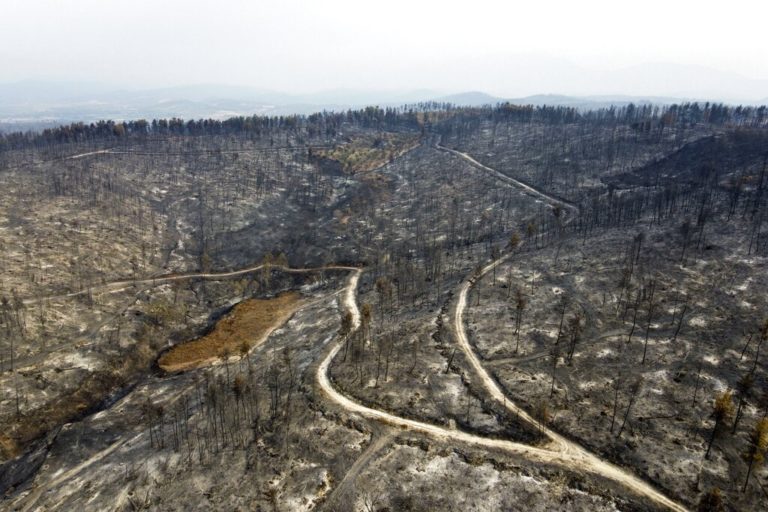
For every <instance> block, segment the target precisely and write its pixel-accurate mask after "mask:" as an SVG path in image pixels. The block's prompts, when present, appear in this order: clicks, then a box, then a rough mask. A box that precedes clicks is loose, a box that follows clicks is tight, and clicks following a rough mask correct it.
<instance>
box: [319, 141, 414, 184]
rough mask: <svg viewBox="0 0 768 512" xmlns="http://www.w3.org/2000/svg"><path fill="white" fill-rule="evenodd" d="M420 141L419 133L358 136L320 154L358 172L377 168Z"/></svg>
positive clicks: (345, 168)
mask: <svg viewBox="0 0 768 512" xmlns="http://www.w3.org/2000/svg"><path fill="white" fill-rule="evenodd" d="M418 143H419V136H418V135H413V134H401V133H381V134H379V135H377V136H371V135H365V136H357V137H355V138H354V139H352V141H351V142H348V143H346V144H342V145H340V146H337V147H335V148H333V149H329V150H326V151H322V152H320V155H321V156H323V157H324V158H328V159H330V160H335V161H337V162H339V163H340V164H341V167H342V169H343V170H344V172H347V173H350V174H356V173H359V172H366V171H371V170H373V169H376V168H377V167H380V166H382V165H384V164H385V163H387V162H389V161H390V160H392V159H394V158H396V157H397V156H399V155H401V154H403V153H405V152H406V151H408V150H409V149H411V148H412V147H414V146H416V145H418Z"/></svg>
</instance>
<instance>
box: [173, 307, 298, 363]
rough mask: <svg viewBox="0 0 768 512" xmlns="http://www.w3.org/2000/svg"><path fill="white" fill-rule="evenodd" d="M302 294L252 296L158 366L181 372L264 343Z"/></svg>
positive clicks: (174, 348) (176, 349) (290, 311)
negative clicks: (268, 297) (267, 297)
mask: <svg viewBox="0 0 768 512" xmlns="http://www.w3.org/2000/svg"><path fill="white" fill-rule="evenodd" d="M300 303H301V295H300V294H299V293H297V292H288V293H283V294H281V295H279V296H278V297H275V298H274V299H249V300H246V301H243V302H241V303H239V304H238V305H237V306H235V308H234V309H233V310H232V312H231V313H229V314H228V315H227V316H225V317H224V318H222V319H221V320H219V322H218V323H217V324H216V326H215V327H214V329H213V331H212V332H210V333H209V334H207V335H205V336H203V337H202V338H198V339H196V340H193V341H190V342H187V343H182V344H181V345H177V346H175V347H173V348H172V349H171V350H169V351H168V352H166V353H165V354H163V356H162V357H161V358H160V359H159V361H158V365H159V366H160V368H161V369H162V370H164V371H166V372H169V373H173V372H180V371H185V370H189V369H192V368H198V367H200V366H204V365H206V364H210V363H212V362H214V361H216V360H217V359H219V358H221V357H226V356H230V357H231V356H237V355H240V354H242V351H244V350H246V349H247V350H250V349H251V348H253V346H254V345H256V344H258V343H261V342H263V341H264V340H265V339H266V338H267V336H269V334H270V333H271V332H272V331H273V330H275V329H277V328H278V327H280V326H281V325H282V324H283V323H285V322H286V321H287V320H288V318H290V316H291V315H292V314H293V313H294V312H295V311H296V309H298V307H299V305H300Z"/></svg>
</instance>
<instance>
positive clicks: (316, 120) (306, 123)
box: [0, 102, 768, 151]
mask: <svg viewBox="0 0 768 512" xmlns="http://www.w3.org/2000/svg"><path fill="white" fill-rule="evenodd" d="M446 119H451V121H452V122H451V123H446V125H445V128H443V129H447V128H448V127H452V129H454V130H455V129H456V127H457V126H461V125H462V124H469V125H474V124H477V123H480V122H482V121H483V120H496V121H507V122H510V121H512V122H521V123H529V122H545V123H551V124H572V123H597V124H628V125H630V126H632V127H633V128H634V129H637V130H639V131H646V132H648V131H651V130H656V131H658V133H659V135H660V136H661V134H663V132H664V130H665V129H667V128H678V127H684V126H692V125H699V124H709V125H715V126H717V125H720V126H730V127H748V128H757V127H764V126H766V124H768V107H766V106H760V107H750V106H727V105H724V104H722V103H704V104H701V103H695V102H694V103H684V104H680V105H677V104H675V105H667V106H657V105H634V104H629V105H626V106H622V107H610V108H602V109H597V110H589V111H582V110H579V109H577V108H573V107H564V106H546V105H544V106H532V105H514V104H511V103H500V104H498V105H496V106H490V105H489V106H485V107H456V106H454V105H451V104H447V103H437V102H428V103H419V104H416V105H411V106H405V107H400V108H386V109H384V108H379V107H367V108H364V109H360V110H349V111H346V112H321V113H316V114H311V115H308V116H301V115H293V116H258V115H254V116H248V117H244V116H239V117H232V118H230V119H227V120H224V121H219V120H215V119H199V120H194V119H190V120H183V119H178V118H172V119H156V120H153V121H146V120H144V119H140V120H135V121H99V122H96V123H88V124H86V123H72V124H69V125H64V126H60V127H57V128H48V129H45V130H43V131H42V132H33V131H29V132H13V133H5V134H3V133H0V151H3V150H19V149H32V148H37V149H40V148H44V147H49V146H51V145H58V144H67V143H94V142H99V143H102V142H107V143H119V142H129V141H132V140H141V139H144V138H147V137H167V136H206V135H227V136H238V137H246V138H253V139H258V138H262V137H265V136H267V137H268V136H270V135H271V134H274V133H278V132H280V133H285V132H289V133H292V134H293V135H296V136H299V137H306V138H309V139H315V138H328V137H334V136H336V135H338V133H339V129H340V127H341V126H342V125H343V124H348V125H353V126H359V127H361V128H368V129H381V130H390V131H398V130H421V131H425V132H428V131H430V129H431V128H432V125H433V124H435V123H436V122H438V121H443V120H446ZM437 131H438V132H439V131H440V130H437Z"/></svg>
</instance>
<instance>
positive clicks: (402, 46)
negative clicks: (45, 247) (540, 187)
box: [0, 0, 768, 96]
mask: <svg viewBox="0 0 768 512" xmlns="http://www.w3.org/2000/svg"><path fill="white" fill-rule="evenodd" d="M767 18H768V2H766V1H765V0H752V1H742V0H730V1H728V2H723V1H722V0H720V1H706V0H699V1H695V2H688V1H677V0H640V1H623V0H610V1H609V0H606V1H600V0H571V1H548V0H537V1H525V2H518V1H513V0H506V1H490V0H470V1H461V2H457V1H450V0H436V1H433V0H427V1H425V0H380V1H375V2H374V1H365V0H350V1H347V0H313V1H300V0H279V1H273V0H250V1H246V0H215V1H201V0H120V1H113V0H0V82H9V81H17V80H26V79H55V80H78V81H80V80H83V81H98V82H109V83H124V84H131V85H133V86H140V87H150V86H165V85H179V84H191V83H221V84H237V85H253V86H258V87H263V88H269V89H277V90H282V91H287V92H308V91H318V90H323V89H330V88H373V89H415V88H433V89H439V90H443V91H458V90H470V89H481V90H485V91H487V92H490V93H493V94H499V95H507V96H514V95H517V94H531V93H534V92H561V93H584V92H587V93H589V92H592V93H607V92H615V93H619V92H628V93H637V92H638V91H604V90H602V89H601V88H600V84H594V89H590V87H591V86H590V84H586V85H585V84H580V85H579V84H575V85H569V84H568V83H566V82H567V79H568V77H570V76H572V75H569V74H568V73H564V74H563V77H564V79H563V83H559V82H557V81H556V80H555V79H556V78H557V77H556V76H554V77H553V76H552V75H557V74H558V73H559V71H557V69H559V68H558V66H561V65H562V66H566V67H567V66H571V65H572V64H574V65H576V66H578V67H580V68H587V69H590V70H613V69H619V68H625V67H628V66H636V65H640V64H645V63H674V64H686V65H697V66H707V67H710V68H715V69H717V70H720V71H726V72H729V73H730V72H735V73H738V74H740V75H742V76H744V77H746V78H750V79H761V80H765V79H768V37H766V28H765V27H766V19H767ZM542 63H544V64H542ZM541 66H543V67H544V68H545V69H544V70H543V71H542V69H540V67H541ZM574 69H577V68H572V69H571V71H572V72H573V70H574ZM553 70H554V71H553ZM526 75H528V76H526ZM542 77H544V78H546V80H544V79H542ZM654 79H655V80H656V81H657V82H658V81H659V80H662V82H663V79H664V77H662V76H657V77H655V78H654ZM553 80H554V81H553ZM654 83H655V82H654ZM580 87H581V89H580ZM617 87H618V86H617ZM654 87H656V86H654ZM669 87H671V88H674V87H673V86H669ZM542 88H544V89H550V90H540V89H542ZM582 89H584V90H582ZM651 89H653V90H648V91H647V93H649V94H658V93H660V92H667V93H669V94H671V93H674V92H676V91H674V90H670V91H665V90H664V87H663V84H662V86H661V88H659V87H656V89H654V88H653V87H651ZM657 89H658V90H657ZM641 92H642V91H641ZM764 96H768V90H766V91H765V94H764Z"/></svg>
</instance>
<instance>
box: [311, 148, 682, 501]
mask: <svg viewBox="0 0 768 512" xmlns="http://www.w3.org/2000/svg"><path fill="white" fill-rule="evenodd" d="M443 149H445V150H446V151H449V152H451V153H454V154H457V155H459V156H461V157H462V158H464V159H466V160H468V161H470V162H471V163H472V164H473V165H476V166H479V167H481V168H483V169H487V170H488V171H491V172H493V173H494V175H497V176H498V177H499V178H500V179H502V180H503V181H505V182H507V183H511V184H513V185H515V186H519V187H521V188H523V189H525V190H526V191H527V192H529V193H531V194H532V195H535V196H537V197H540V198H543V199H545V200H546V201H547V202H548V203H550V204H558V205H560V206H562V207H565V208H568V209H569V210H570V211H571V212H573V213H575V214H578V213H579V209H578V207H577V206H575V205H573V204H572V203H568V202H565V201H562V200H560V199H557V198H554V197H551V196H549V195H548V194H546V193H544V192H541V191H539V190H536V189H534V188H533V187H530V186H529V185H526V184H524V183H521V182H519V181H517V180H514V179H513V178H509V177H508V176H506V175H505V174H502V173H500V172H498V171H496V170H494V169H491V168H490V167H487V166H485V165H483V164H480V163H479V162H477V161H476V160H474V159H473V158H472V157H470V156H469V155H466V154H465V153H461V152H458V151H455V150H451V149H447V148H443ZM569 220H570V219H569ZM511 255H512V253H509V254H507V255H505V256H502V257H501V258H499V259H497V260H495V261H493V262H492V263H490V264H488V265H486V266H485V267H484V268H483V269H482V270H481V272H480V273H479V275H477V276H476V277H475V278H470V279H469V280H467V281H465V282H464V283H463V284H462V286H461V288H460V291H459V298H458V301H457V304H456V307H455V309H454V314H453V322H454V328H455V331H456V336H457V339H458V343H459V346H460V347H461V349H462V351H463V352H464V353H465V355H466V356H467V359H468V360H469V362H470V364H471V366H472V368H473V370H474V371H475V373H476V374H477V375H478V376H479V378H480V381H481V383H482V384H483V386H484V387H485V388H486V390H487V391H488V393H489V394H490V395H491V396H492V397H493V398H494V399H495V400H497V401H498V402H500V403H501V404H502V406H504V407H506V408H507V409H508V410H509V411H511V412H513V413H515V414H517V415H518V417H520V418H521V419H523V420H524V421H526V422H528V423H530V424H531V425H534V426H536V427H537V428H539V429H541V432H542V433H543V434H544V435H546V436H547V437H548V438H549V440H550V443H549V444H548V445H547V447H535V446H530V445H526V444H522V443H516V442H512V441H506V440H502V439H490V438H485V437H480V436H476V435H474V434H469V433H467V432H461V431H457V430H451V429H447V428H444V427H440V426H437V425H433V424H430V423H425V422H421V421H416V420H411V419H407V418H401V417H399V416H396V415H394V414H391V413H388V412H385V411H380V410H377V409H373V408H370V407H367V406H365V405H363V404H361V403H359V402H357V401H355V400H353V399H351V398H349V397H347V396H345V395H343V394H341V393H340V392H338V391H337V390H336V389H335V387H334V386H333V384H332V383H331V381H330V378H329V376H328V374H329V368H330V364H331V362H332V361H333V359H334V357H335V356H336V354H338V352H339V350H341V348H342V345H343V340H339V341H338V342H337V343H336V344H335V345H334V346H333V347H332V349H331V350H330V351H329V352H328V354H327V355H326V356H325V358H324V359H323V361H322V362H321V363H320V365H318V368H317V374H316V379H317V383H318V385H319V386H320V388H321V389H322V390H323V391H324V392H325V394H326V395H327V396H328V397H329V398H330V399H332V400H333V401H335V402H336V403H337V404H339V405H340V406H342V407H343V408H344V409H346V410H348V411H351V412H355V413H357V414H360V415H361V416H364V417H366V418H370V419H374V420H378V421H381V422H383V423H386V424H389V425H393V426H396V427H400V428H403V429H406V430H410V431H414V432H420V433H424V434H427V435H430V436H433V437H435V438H438V439H441V440H446V441H447V440H456V441H461V442H464V443H467V444H471V445H479V446H485V447H488V448H497V449H502V450H505V451H507V452H510V453H514V454H517V455H520V456H523V457H525V458H526V459H528V460H531V461H535V462H542V463H552V464H559V465H562V466H564V467H566V468H568V469H570V470H573V471H576V472H584V471H586V472H589V473H592V474H594V475H597V476H600V477H604V478H608V479H610V480H613V481H614V482H617V483H619V484H620V485H622V486H624V487H626V488H627V489H630V490H631V491H633V492H634V493H635V494H637V495H638V496H642V497H645V498H647V499H648V500H650V501H652V502H654V503H655V504H657V505H660V506H662V507H666V508H668V509H670V510H674V511H676V512H685V511H686V510H687V509H686V508H685V507H683V506H682V505H680V504H679V503H677V502H675V501H673V500H671V499H670V498H668V497H667V496H665V495H664V494H662V493H660V492H659V491H657V490H656V489H654V488H653V486H651V485H650V484H648V483H647V482H645V481H644V480H642V479H640V478H638V477H637V476H635V475H634V474H632V473H631V472H629V471H627V470H625V469H623V468H620V467H619V466H616V465H615V464H611V463H609V462H606V461H603V460H602V459H600V458H598V457H597V456H595V455H594V454H592V453H590V452H588V451H587V450H585V449H584V448H582V447H581V446H580V445H578V444H576V443H574V442H572V441H569V440H568V439H565V438H564V437H563V436H561V435H560V434H558V433H556V432H554V431H552V430H550V429H548V428H546V427H545V426H544V425H541V424H539V423H538V422H537V421H536V420H535V419H533V418H532V417H531V416H530V415H529V414H528V413H527V412H526V411H524V410H523V409H521V408H519V407H518V406H516V405H515V404H514V403H512V402H510V401H509V400H507V398H506V395H505V394H504V392H503V391H502V389H501V388H500V387H499V385H498V384H497V383H496V381H495V380H494V379H493V378H492V377H491V376H490V374H489V373H488V372H487V371H486V370H485V368H484V367H483V365H482V364H481V363H480V360H479V358H478V357H477V355H476V354H475V352H474V351H473V350H472V346H471V345H470V344H469V341H468V339H467V336H466V332H465V330H464V321H463V315H464V310H465V309H466V306H467V295H468V293H469V289H470V288H471V286H472V285H473V284H474V282H475V281H476V280H477V279H479V278H480V277H482V276H483V275H485V274H487V273H488V272H489V271H491V270H492V269H493V268H494V267H496V266H497V265H499V264H501V263H502V262H504V261H506V260H507V259H508V258H509V257H510V256H511ZM361 273H362V270H361V269H355V271H353V273H352V275H351V276H350V278H349V281H348V283H347V287H346V291H345V293H344V299H343V306H344V308H345V309H346V310H347V311H348V312H349V313H350V314H351V316H352V325H353V330H357V329H358V328H359V326H360V311H359V309H358V307H357V302H356V290H357V283H358V280H359V279H360V275H361Z"/></svg>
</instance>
